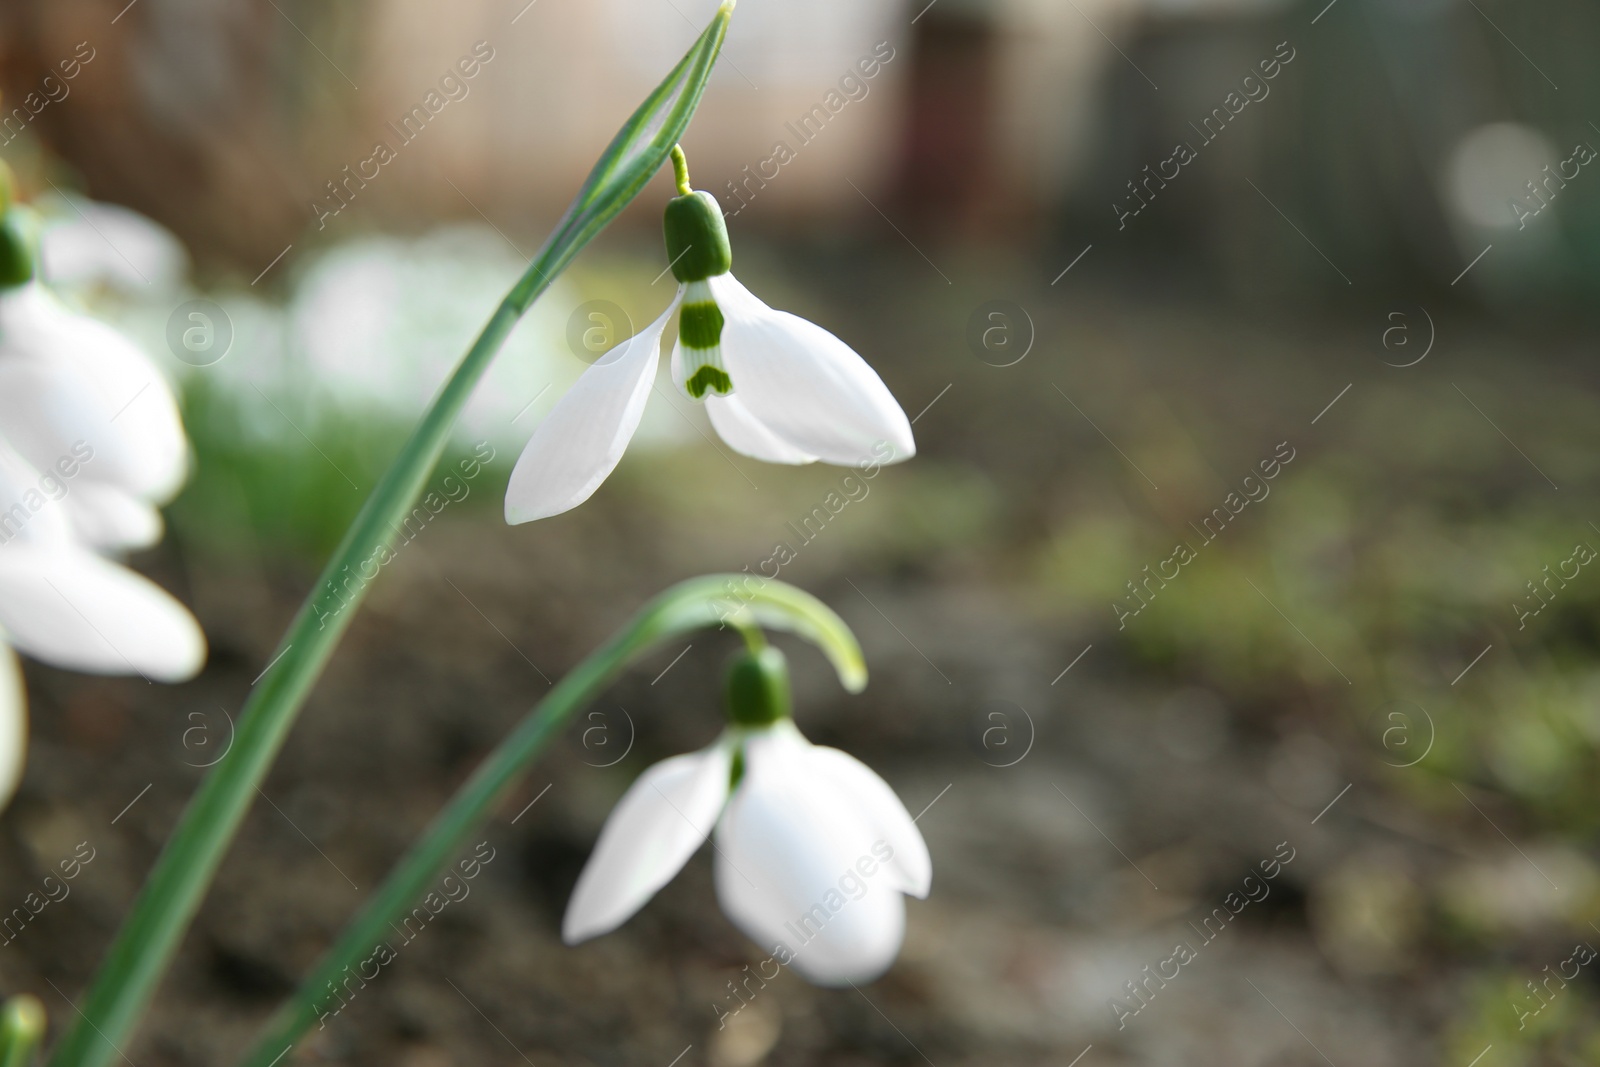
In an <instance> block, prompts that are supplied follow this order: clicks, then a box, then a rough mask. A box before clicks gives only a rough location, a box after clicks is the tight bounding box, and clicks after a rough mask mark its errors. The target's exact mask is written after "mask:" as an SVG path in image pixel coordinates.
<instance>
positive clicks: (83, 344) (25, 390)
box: [0, 283, 188, 503]
mask: <svg viewBox="0 0 1600 1067" xmlns="http://www.w3.org/2000/svg"><path fill="white" fill-rule="evenodd" d="M0 425H4V427H5V433H6V437H7V439H8V440H9V441H10V442H11V444H12V445H13V446H14V447H15V448H16V449H17V451H18V452H20V453H21V454H22V456H23V457H24V458H25V459H27V460H28V461H29V462H30V463H32V464H33V465H34V466H35V467H37V468H38V469H39V470H40V471H41V472H47V471H50V470H52V469H58V470H59V469H62V465H63V464H64V465H66V466H67V467H69V468H81V469H82V471H83V472H92V476H93V477H94V478H95V479H96V480H98V481H106V482H111V483H113V484H115V485H117V486H118V487H120V488H122V489H123V490H125V491H127V492H129V493H132V494H134V495H136V496H139V497H142V498H144V499H145V500H148V501H150V502H152V503H162V502H164V501H166V500H168V499H170V498H171V497H172V496H173V495H174V494H175V493H176V492H177V491H178V488H179V487H180V486H181V485H182V484H183V479H184V477H185V475H186V474H187V473H188V442H187V440H186V439H185V437H184V434H183V423H182V421H181V419H180V418H179V416H178V406H177V402H176V400H174V398H173V395H172V390H171V388H170V387H169V386H168V384H167V381H166V379H165V378H164V377H163V376H162V374H161V371H160V370H159V369H158V368H157V367H156V365H155V364H154V363H153V362H151V361H150V359H149V357H147V356H146V355H145V354H144V353H143V352H142V351H140V350H139V348H138V347H137V346H136V345H135V344H134V343H133V342H132V341H130V340H128V338H126V337H124V336H123V335H122V334H121V333H119V332H118V331H116V330H114V329H112V328H111V327H110V326H107V325H106V324H105V323H102V322H99V321H97V320H95V319H92V318H90V317H89V316H87V315H80V314H78V313H76V312H73V311H70V310H68V309H67V308H66V307H64V306H63V305H62V304H60V303H59V302H58V301H56V299H55V298H54V297H52V296H50V294H49V293H47V292H46V291H45V290H44V289H43V287H42V286H40V285H38V284H37V283H35V284H31V285H26V286H22V287H20V288H18V289H15V290H12V291H10V292H7V293H5V294H4V295H0Z"/></svg>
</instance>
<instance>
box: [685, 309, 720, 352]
mask: <svg viewBox="0 0 1600 1067" xmlns="http://www.w3.org/2000/svg"><path fill="white" fill-rule="evenodd" d="M722 322H723V319H722V309H721V308H719V307H717V305H716V304H712V303H704V304H685V305H683V310H682V311H680V312H679V313H678V339H679V340H680V341H681V342H683V347H685V348H699V349H708V348H716V347H717V345H718V344H720V343H721V342H722Z"/></svg>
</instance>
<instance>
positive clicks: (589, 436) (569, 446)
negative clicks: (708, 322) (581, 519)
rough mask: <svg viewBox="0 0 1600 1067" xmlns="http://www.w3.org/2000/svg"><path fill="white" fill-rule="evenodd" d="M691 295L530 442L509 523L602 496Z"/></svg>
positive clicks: (590, 375)
mask: <svg viewBox="0 0 1600 1067" xmlns="http://www.w3.org/2000/svg"><path fill="white" fill-rule="evenodd" d="M682 297H683V288H682V286H679V289H678V295H677V296H676V297H674V298H673V300H672V303H671V304H669V305H668V306H667V310H666V311H663V312H662V313H661V317H660V318H658V319H656V321H654V322H652V323H651V324H650V325H649V326H646V327H645V328H644V329H643V330H641V331H640V332H639V333H637V334H634V335H633V336H632V337H630V338H629V339H628V340H626V341H624V342H622V344H620V345H618V346H617V347H616V348H613V349H612V350H611V351H610V352H607V353H606V354H605V356H604V357H602V358H601V359H600V360H599V361H598V362H597V363H595V364H594V366H592V367H590V368H589V369H588V370H586V371H584V372H583V374H582V375H580V376H579V378H578V380H577V381H576V382H574V383H573V385H572V388H570V389H568V390H567V392H566V395H564V396H563V397H562V398H561V399H560V400H558V401H557V402H556V405H555V407H553V408H551V409H550V414H548V415H546V416H545V417H544V421H543V422H541V423H539V425H538V428H536V429H535V430H534V431H533V437H532V438H531V439H530V440H529V441H528V445H527V447H526V448H524V449H523V450H522V455H521V456H520V457H519V458H518V459H517V465H516V467H515V468H513V469H512V471H511V482H510V484H508V485H507V486H506V521H507V522H509V523H512V524H516V523H521V522H532V521H533V520H534V519H546V518H549V517H550V516H552V515H559V514H561V513H562V512H563V511H570V510H571V509H573V508H575V507H577V506H578V505H579V504H581V503H583V502H584V501H585V500H588V499H589V497H591V496H593V495H594V491H595V490H596V489H598V488H600V483H601V482H603V481H605V480H606V478H607V477H609V476H610V474H611V472H612V471H613V470H615V469H616V467H617V464H618V463H619V462H620V461H621V459H622V453H623V451H624V450H626V449H627V447H628V442H629V441H630V440H632V439H633V434H634V431H635V430H637V429H638V428H639V420H640V419H642V418H643V417H644V407H645V403H646V402H647V401H648V400H649V399H650V388H651V386H653V385H654V384H655V380H656V363H657V362H658V359H659V356H660V351H659V346H660V344H661V333H662V331H663V330H665V329H666V327H667V319H668V318H670V317H671V316H672V313H673V312H674V311H675V310H677V307H678V301H679V300H681V299H682Z"/></svg>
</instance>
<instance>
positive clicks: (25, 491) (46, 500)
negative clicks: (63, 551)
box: [0, 437, 74, 545]
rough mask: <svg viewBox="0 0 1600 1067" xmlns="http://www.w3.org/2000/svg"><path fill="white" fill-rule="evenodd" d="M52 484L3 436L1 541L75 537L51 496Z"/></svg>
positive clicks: (50, 541) (0, 448)
mask: <svg viewBox="0 0 1600 1067" xmlns="http://www.w3.org/2000/svg"><path fill="white" fill-rule="evenodd" d="M52 484H53V483H47V482H46V481H45V480H44V476H43V475H41V474H40V473H39V472H38V471H36V470H34V469H33V466H32V465H31V464H29V463H28V461H27V460H25V459H23V458H22V457H21V456H19V455H17V453H16V451H15V450H14V449H12V448H11V446H9V445H8V444H6V442H5V439H4V438H3V437H0V545H5V544H10V543H11V542H12V541H16V542H18V543H19V544H21V543H34V544H61V543H66V542H69V541H71V540H72V539H73V536H74V535H73V532H72V524H71V522H70V520H69V519H68V517H67V513H66V511H65V509H63V508H62V507H61V505H60V502H59V501H56V500H53V499H52V498H51V497H52V494H51V492H50V490H51V488H52Z"/></svg>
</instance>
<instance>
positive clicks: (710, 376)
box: [683, 367, 733, 400]
mask: <svg viewBox="0 0 1600 1067" xmlns="http://www.w3.org/2000/svg"><path fill="white" fill-rule="evenodd" d="M683 387H684V388H685V389H687V390H688V391H689V395H690V396H692V397H694V398H695V399H696V400H699V399H700V398H702V397H703V396H705V395H706V391H707V390H711V391H712V392H714V393H716V394H717V395H718V396H727V395H728V394H729V393H731V392H733V379H732V378H729V377H728V372H727V371H725V370H723V369H722V368H720V367H701V368H700V369H699V370H697V371H695V372H694V376H693V377H691V378H690V379H689V380H688V381H686V382H684V383H683Z"/></svg>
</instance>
